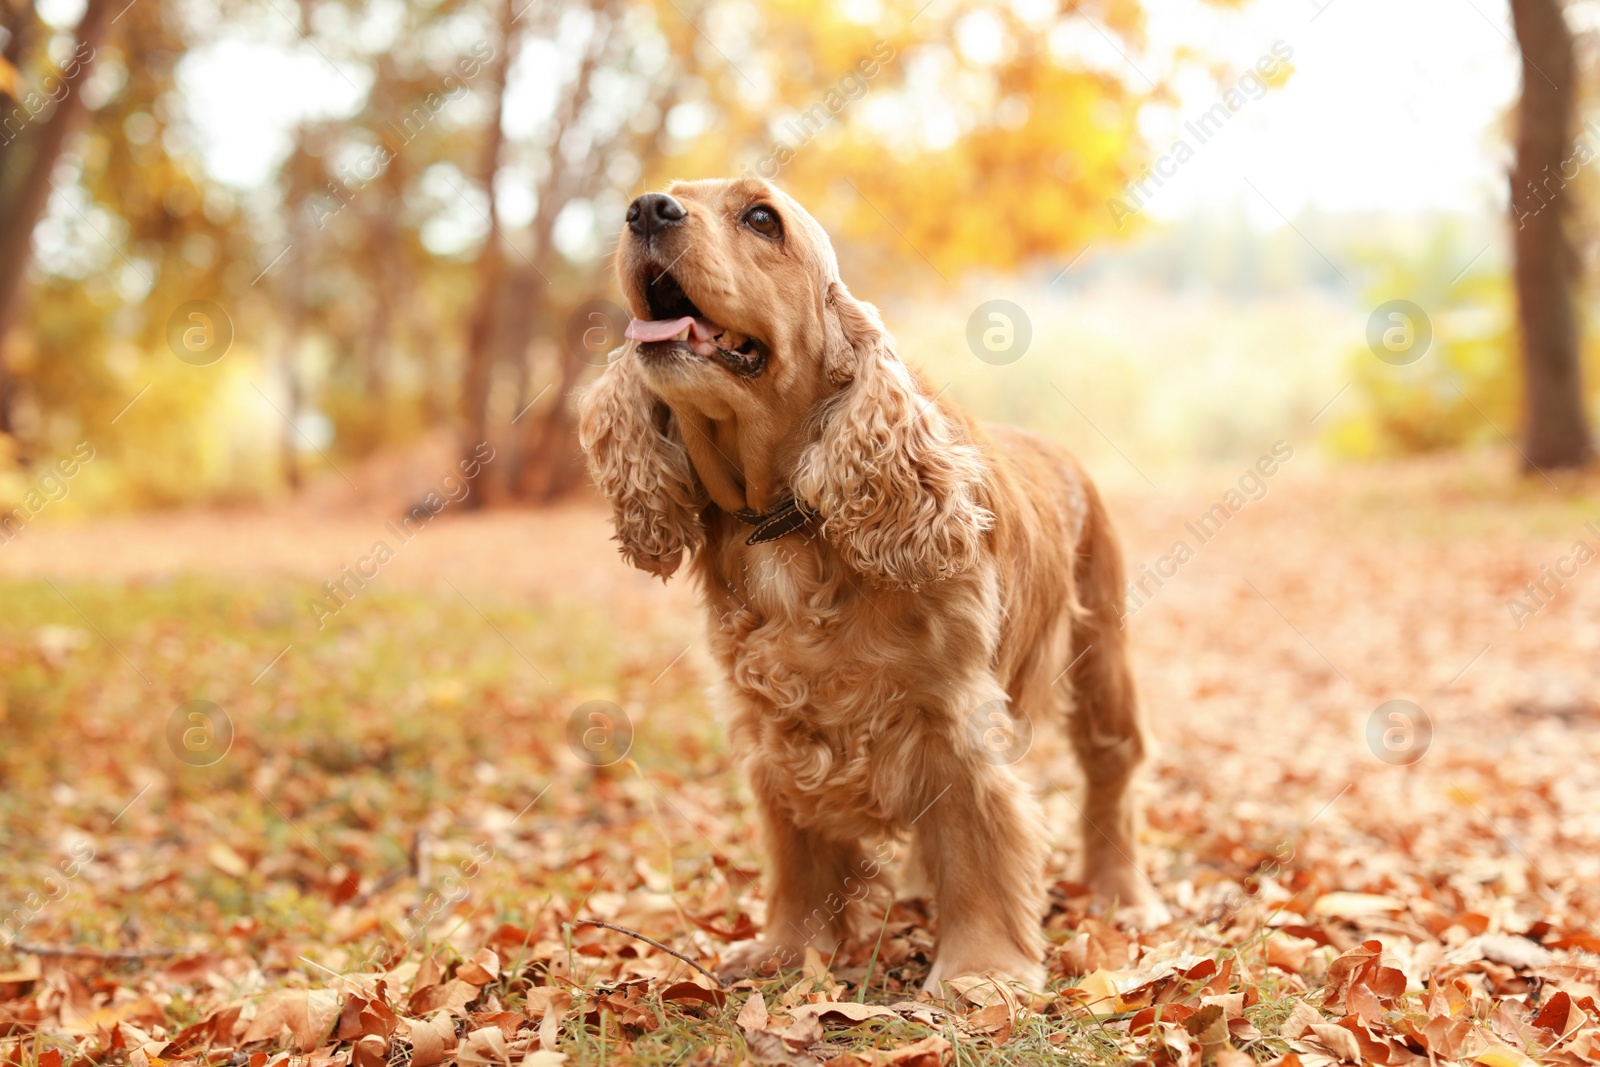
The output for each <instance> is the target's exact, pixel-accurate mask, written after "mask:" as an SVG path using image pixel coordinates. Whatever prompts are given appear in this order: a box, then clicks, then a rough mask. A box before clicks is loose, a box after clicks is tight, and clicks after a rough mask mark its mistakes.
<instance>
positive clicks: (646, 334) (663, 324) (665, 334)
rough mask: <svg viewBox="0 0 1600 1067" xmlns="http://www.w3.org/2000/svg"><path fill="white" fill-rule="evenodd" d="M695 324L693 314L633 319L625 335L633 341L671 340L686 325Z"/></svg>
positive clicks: (691, 325)
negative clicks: (676, 317) (676, 316)
mask: <svg viewBox="0 0 1600 1067" xmlns="http://www.w3.org/2000/svg"><path fill="white" fill-rule="evenodd" d="M693 325H694V316H692V315H685V316H684V317H683V318H681V319H633V320H631V321H630V322H629V323H628V329H627V330H626V331H625V332H624V334H623V336H625V337H627V338H628V339H629V340H633V341H670V340H672V339H673V338H674V337H676V336H678V335H679V334H680V333H682V332H683V328H684V327H685V326H689V327H693Z"/></svg>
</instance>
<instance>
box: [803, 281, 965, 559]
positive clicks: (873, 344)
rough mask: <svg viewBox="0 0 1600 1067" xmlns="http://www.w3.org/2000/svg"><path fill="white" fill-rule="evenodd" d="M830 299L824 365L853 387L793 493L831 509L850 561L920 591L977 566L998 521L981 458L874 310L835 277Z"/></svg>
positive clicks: (828, 525)
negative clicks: (920, 383) (924, 392)
mask: <svg viewBox="0 0 1600 1067" xmlns="http://www.w3.org/2000/svg"><path fill="white" fill-rule="evenodd" d="M825 299H826V306H825V308H824V320H825V322H826V326H827V341H826V351H825V366H826V369H827V373H828V375H829V377H830V378H832V379H833V380H834V381H836V382H841V383H842V384H843V388H842V389H841V390H840V392H839V394H838V395H837V396H835V397H833V398H832V399H830V400H829V401H827V405H826V407H825V409H824V411H823V413H822V426H821V433H820V436H819V437H818V439H817V441H816V442H815V443H813V444H812V445H810V446H809V447H807V449H806V450H805V452H804V453H802V454H801V457H800V462H799V465H798V469H797V471H796V473H795V480H794V489H795V493H796V494H797V495H798V496H799V497H800V498H801V499H802V500H804V501H805V502H806V503H808V504H810V505H811V506H812V507H814V508H816V509H817V510H818V511H820V512H821V513H822V518H823V522H822V532H823V535H824V536H825V537H826V538H827V539H828V540H829V542H831V543H832V544H833V546H834V547H835V548H836V549H837V550H838V551H839V553H840V554H841V555H842V556H844V558H845V561H846V562H848V563H849V564H850V565H851V566H852V567H854V568H856V569H857V570H859V571H861V572H862V573H864V574H867V575H870V576H872V577H873V578H876V579H877V580H879V581H881V582H883V583H886V584H889V585H894V586H900V587H905V588H915V587H917V586H919V585H921V584H922V583H924V582H935V581H939V580H941V579H943V578H948V577H950V576H951V575H954V574H959V573H961V572H962V571H965V570H967V569H968V568H970V567H971V566H972V565H973V564H974V563H976V562H977V560H978V558H979V554H980V551H981V549H982V543H983V535H984V532H985V531H986V530H988V529H989V528H990V527H992V526H993V525H994V515H993V514H992V513H991V512H990V511H989V509H988V508H986V507H984V506H983V503H982V501H981V496H982V488H983V477H984V466H983V459H982V456H981V455H980V454H979V452H978V450H977V448H976V447H974V446H973V445H972V444H970V443H968V442H967V441H966V440H965V439H964V438H965V435H964V434H963V433H962V431H961V428H960V427H959V426H957V425H954V424H953V423H952V422H951V420H950V419H949V418H948V417H947V416H946V415H945V414H944V413H943V412H941V411H940V410H939V408H938V407H937V405H935V404H934V403H933V398H931V397H925V396H920V395H918V392H917V388H916V383H915V382H914V381H913V380H912V377H911V372H910V371H909V370H907V368H906V365H905V364H904V363H902V362H901V361H900V357H899V356H897V355H896V354H895V352H894V347H893V342H892V340H891V339H890V338H889V335H888V334H887V333H885V332H884V329H883V325H882V323H881V322H880V321H879V320H878V316H877V312H876V311H875V310H873V308H872V307H871V305H869V304H862V303H860V302H858V301H857V300H855V299H854V298H853V297H852V296H851V295H850V293H849V291H848V290H846V289H845V287H844V286H843V285H841V284H839V283H837V282H835V283H833V284H831V285H830V286H829V289H828V293H827V296H826V298H825Z"/></svg>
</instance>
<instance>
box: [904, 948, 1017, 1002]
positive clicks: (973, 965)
mask: <svg viewBox="0 0 1600 1067" xmlns="http://www.w3.org/2000/svg"><path fill="white" fill-rule="evenodd" d="M997 982H998V983H1004V984H1007V985H1012V986H1018V987H1021V988H1022V989H1024V990H1027V991H1029V992H1033V991H1037V990H1041V989H1043V988H1044V987H1045V973H1044V966H1043V964H1040V963H1038V962H1034V961H1030V960H1025V959H1022V958H1021V957H1017V958H1014V959H1010V960H994V959H987V960H985V959H970V960H963V959H960V958H956V957H952V958H950V959H949V960H948V962H947V961H946V960H945V959H943V958H938V959H935V960H934V961H933V970H931V971H929V972H928V980H927V981H926V982H923V983H922V991H923V992H924V993H930V994H932V995H933V996H936V997H941V998H947V999H949V998H952V996H961V997H965V998H966V999H967V1000H973V998H974V997H978V998H979V999H980V1001H982V997H983V996H984V990H985V989H987V990H988V992H989V993H990V994H992V995H993V996H994V997H995V998H996V999H999V998H1000V996H1001V994H1000V991H999V990H998V989H996V988H995V983H997ZM974 1002H975V1003H977V1002H979V1001H974ZM982 1002H984V1003H988V1001H982Z"/></svg>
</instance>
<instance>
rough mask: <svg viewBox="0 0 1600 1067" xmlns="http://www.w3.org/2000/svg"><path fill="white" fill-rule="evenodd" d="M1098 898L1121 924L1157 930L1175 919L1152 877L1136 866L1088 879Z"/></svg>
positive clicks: (1140, 928)
mask: <svg viewBox="0 0 1600 1067" xmlns="http://www.w3.org/2000/svg"><path fill="white" fill-rule="evenodd" d="M1089 888H1090V889H1091V890H1093V891H1094V898H1095V902H1096V903H1097V904H1099V905H1101V906H1103V907H1104V908H1105V909H1106V910H1107V911H1108V912H1109V913H1110V914H1111V917H1112V918H1113V919H1114V920H1115V921H1116V922H1117V923H1119V924H1121V925H1124V926H1131V927H1133V928H1134V929H1136V930H1156V929H1159V928H1161V927H1163V926H1165V925H1167V924H1168V923H1170V922H1171V921H1172V912H1170V911H1169V910H1167V906H1166V905H1165V904H1164V903H1162V901H1161V898H1160V897H1159V896H1157V895H1156V890H1155V887H1154V886H1153V885H1151V884H1150V880H1149V879H1148V878H1146V877H1145V876H1144V875H1143V874H1142V873H1140V872H1139V871H1137V870H1135V869H1134V868H1133V867H1131V866H1128V867H1123V868H1121V869H1118V870H1109V871H1104V872H1102V873H1100V874H1099V875H1097V876H1096V877H1093V878H1091V879H1089Z"/></svg>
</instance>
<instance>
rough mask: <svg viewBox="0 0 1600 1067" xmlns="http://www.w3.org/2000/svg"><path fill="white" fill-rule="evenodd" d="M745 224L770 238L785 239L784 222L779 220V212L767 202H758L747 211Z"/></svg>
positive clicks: (775, 239)
mask: <svg viewBox="0 0 1600 1067" xmlns="http://www.w3.org/2000/svg"><path fill="white" fill-rule="evenodd" d="M744 224H745V225H746V226H748V227H750V228H751V229H752V230H754V231H756V232H757V233H759V234H760V235H761V236H763V237H766V238H768V239H769V240H773V241H778V240H782V239H783V223H781V222H779V221H778V213H777V212H776V211H773V210H772V209H771V208H770V207H767V206H766V205H765V204H757V205H756V206H755V207H753V208H751V209H750V210H749V211H746V212H745V213H744Z"/></svg>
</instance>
